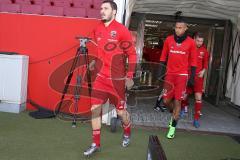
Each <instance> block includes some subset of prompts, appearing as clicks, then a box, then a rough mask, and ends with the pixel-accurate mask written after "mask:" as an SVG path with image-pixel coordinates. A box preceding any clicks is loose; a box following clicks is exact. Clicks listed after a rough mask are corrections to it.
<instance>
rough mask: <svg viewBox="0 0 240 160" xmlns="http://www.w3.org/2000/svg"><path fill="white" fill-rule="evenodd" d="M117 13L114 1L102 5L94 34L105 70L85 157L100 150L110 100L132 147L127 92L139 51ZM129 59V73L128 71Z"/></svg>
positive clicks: (95, 90)
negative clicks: (103, 116)
mask: <svg viewBox="0 0 240 160" xmlns="http://www.w3.org/2000/svg"><path fill="white" fill-rule="evenodd" d="M116 13H117V5H116V3H115V2H113V1H111V0H106V1H103V2H102V5H101V11H100V14H101V17H102V21H101V22H100V24H99V25H98V26H97V28H96V29H95V31H94V39H95V41H96V43H97V57H98V59H100V60H101V63H102V66H101V68H100V69H99V70H100V71H99V72H98V75H97V77H96V80H95V81H94V82H93V87H92V88H93V90H92V94H91V105H92V107H91V111H92V120H91V123H92V144H91V146H90V147H89V148H88V149H87V150H86V151H85V152H84V155H85V156H90V155H91V154H93V153H94V152H96V151H99V150H100V134H101V112H102V104H104V103H106V101H107V100H108V99H109V101H110V103H111V104H114V105H115V107H116V110H117V114H118V116H119V117H120V118H121V120H122V126H123V130H124V133H123V141H122V146H123V147H127V146H128V145H129V143H130V135H131V128H130V125H131V123H130V116H129V113H128V112H127V110H126V101H125V88H126V87H127V88H128V87H131V86H132V85H133V80H132V78H133V73H134V71H135V64H136V51H135V47H134V44H133V41H132V36H131V33H130V32H129V31H128V29H127V28H126V27H125V26H124V25H122V24H120V23H118V22H117V21H116V20H115V16H116ZM127 59H128V69H126V60H127ZM94 67H98V61H96V60H93V61H92V62H91V63H90V64H89V68H90V70H92V69H93V68H94Z"/></svg>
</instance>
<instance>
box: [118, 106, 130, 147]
mask: <svg viewBox="0 0 240 160" xmlns="http://www.w3.org/2000/svg"><path fill="white" fill-rule="evenodd" d="M117 114H118V116H119V117H120V118H121V120H122V127H123V141H122V146H123V147H127V146H128V145H129V144H130V136H131V120H130V114H129V113H128V111H127V110H126V108H124V109H122V110H119V109H117Z"/></svg>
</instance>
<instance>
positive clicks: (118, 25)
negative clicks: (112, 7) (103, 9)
mask: <svg viewBox="0 0 240 160" xmlns="http://www.w3.org/2000/svg"><path fill="white" fill-rule="evenodd" d="M114 25H115V27H116V28H117V29H118V30H119V31H123V32H129V30H128V28H127V27H126V26H124V25H123V24H122V23H119V22H118V21H116V20H114Z"/></svg>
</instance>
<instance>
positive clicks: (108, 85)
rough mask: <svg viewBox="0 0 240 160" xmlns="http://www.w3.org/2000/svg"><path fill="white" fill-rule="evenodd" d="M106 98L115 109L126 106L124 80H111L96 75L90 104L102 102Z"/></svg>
mask: <svg viewBox="0 0 240 160" xmlns="http://www.w3.org/2000/svg"><path fill="white" fill-rule="evenodd" d="M108 99H109V103H111V104H113V105H115V107H116V109H117V110H123V109H125V108H126V101H125V80H112V79H109V78H105V77H102V76H97V78H96V80H95V81H94V82H93V86H92V94H91V105H98V104H104V103H106V102H107V100H108Z"/></svg>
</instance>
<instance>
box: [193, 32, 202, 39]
mask: <svg viewBox="0 0 240 160" xmlns="http://www.w3.org/2000/svg"><path fill="white" fill-rule="evenodd" d="M194 38H204V36H203V33H201V32H196V33H195V34H194Z"/></svg>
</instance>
